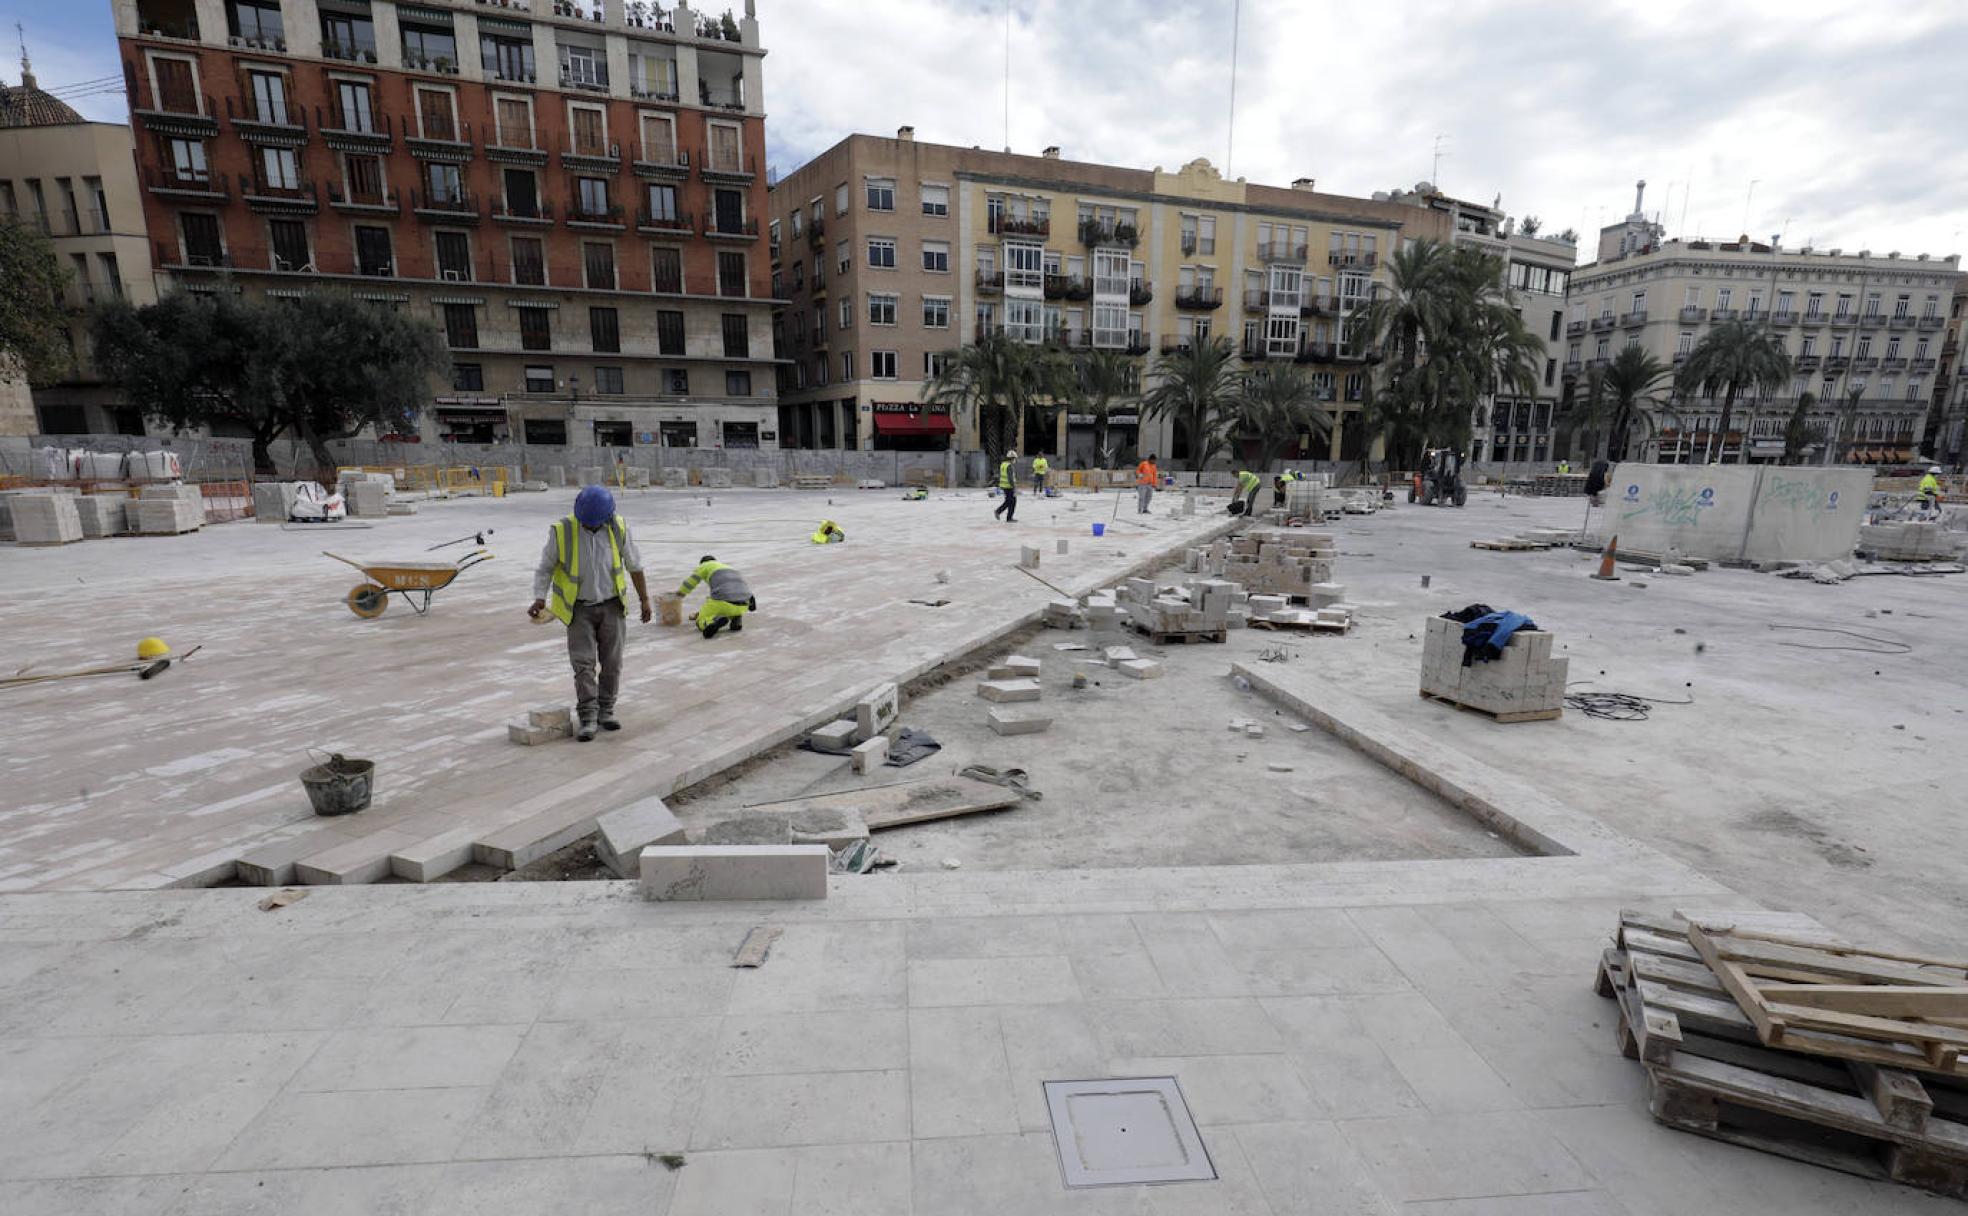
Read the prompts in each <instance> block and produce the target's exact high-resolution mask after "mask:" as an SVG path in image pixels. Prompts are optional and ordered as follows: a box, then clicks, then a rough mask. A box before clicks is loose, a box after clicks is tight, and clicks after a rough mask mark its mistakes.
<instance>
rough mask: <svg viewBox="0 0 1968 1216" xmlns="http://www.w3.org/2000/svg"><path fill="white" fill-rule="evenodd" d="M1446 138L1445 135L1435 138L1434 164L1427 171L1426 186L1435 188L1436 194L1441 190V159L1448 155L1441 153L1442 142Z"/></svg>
mask: <svg viewBox="0 0 1968 1216" xmlns="http://www.w3.org/2000/svg"><path fill="white" fill-rule="evenodd" d="M1447 138H1448V136H1446V135H1437V136H1436V137H1435V163H1434V164H1432V165H1430V166H1429V169H1428V184H1429V185H1431V186H1433V187H1435V189H1436V190H1437V191H1438V192H1439V191H1440V190H1441V189H1442V180H1441V179H1442V158H1443V157H1444V156H1447V155H1448V153H1447V152H1444V151H1442V141H1443V140H1445V139H1447Z"/></svg>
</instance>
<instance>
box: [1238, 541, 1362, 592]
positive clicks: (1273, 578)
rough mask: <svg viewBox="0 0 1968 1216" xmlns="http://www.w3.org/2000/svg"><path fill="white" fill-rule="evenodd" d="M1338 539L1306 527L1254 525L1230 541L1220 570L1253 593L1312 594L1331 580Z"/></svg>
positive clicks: (1337, 554) (1337, 549)
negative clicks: (1257, 526) (1261, 526)
mask: <svg viewBox="0 0 1968 1216" xmlns="http://www.w3.org/2000/svg"><path fill="white" fill-rule="evenodd" d="M1338 556H1339V548H1338V541H1337V540H1336V539H1335V538H1334V537H1333V535H1332V534H1331V533H1329V532H1311V531H1307V530H1305V529H1303V528H1253V529H1251V530H1250V531H1248V532H1246V533H1244V534H1243V535H1241V536H1239V537H1237V538H1236V539H1235V540H1233V541H1231V542H1230V553H1229V556H1228V559H1227V560H1226V561H1225V562H1224V563H1223V568H1222V570H1221V571H1220V572H1219V573H1220V574H1221V576H1222V577H1223V578H1226V579H1229V580H1230V581H1232V582H1235V583H1237V584H1238V585H1240V586H1241V587H1243V588H1244V590H1246V591H1248V592H1250V593H1251V594H1252V595H1285V596H1301V595H1310V594H1311V593H1312V588H1313V587H1315V586H1317V585H1319V584H1321V583H1330V582H1331V581H1332V576H1333V564H1334V562H1335V561H1336V560H1337V559H1338Z"/></svg>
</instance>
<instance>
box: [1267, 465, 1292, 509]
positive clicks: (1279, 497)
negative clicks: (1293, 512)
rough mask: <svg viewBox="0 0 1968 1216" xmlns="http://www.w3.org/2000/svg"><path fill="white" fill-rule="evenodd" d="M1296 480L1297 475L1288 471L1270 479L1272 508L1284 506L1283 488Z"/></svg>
mask: <svg viewBox="0 0 1968 1216" xmlns="http://www.w3.org/2000/svg"><path fill="white" fill-rule="evenodd" d="M1297 480H1298V474H1296V473H1294V472H1292V471H1291V470H1290V469H1286V470H1285V471H1284V472H1282V473H1280V474H1278V475H1277V476H1276V477H1273V478H1272V479H1271V505H1272V506H1274V507H1282V506H1284V505H1285V487H1286V486H1288V485H1290V484H1291V483H1292V482H1294V481H1297Z"/></svg>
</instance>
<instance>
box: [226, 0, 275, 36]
mask: <svg viewBox="0 0 1968 1216" xmlns="http://www.w3.org/2000/svg"><path fill="white" fill-rule="evenodd" d="M226 9H227V12H226V26H227V32H229V33H231V34H232V35H233V36H234V37H236V38H244V39H245V40H246V41H248V42H249V43H252V44H254V45H256V46H265V47H269V48H272V47H276V46H277V45H280V44H282V40H283V39H284V38H285V36H286V30H285V29H283V28H282V26H281V24H280V5H278V4H272V3H269V4H265V5H261V4H254V3H250V2H249V0H233V2H232V3H231V4H228V5H226Z"/></svg>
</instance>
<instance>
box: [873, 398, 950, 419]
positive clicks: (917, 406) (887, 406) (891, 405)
mask: <svg viewBox="0 0 1968 1216" xmlns="http://www.w3.org/2000/svg"><path fill="white" fill-rule="evenodd" d="M873 409H874V412H875V413H877V414H907V415H908V416H909V417H911V418H920V417H922V416H923V415H924V414H947V413H949V412H950V408H949V407H948V406H944V405H934V404H925V403H924V402H921V401H877V402H875V403H874V406H873Z"/></svg>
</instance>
